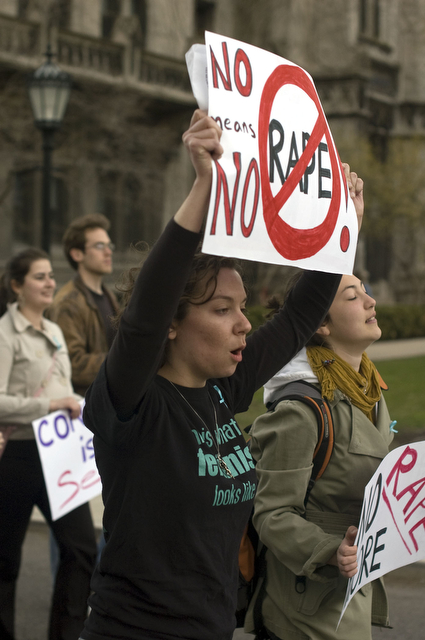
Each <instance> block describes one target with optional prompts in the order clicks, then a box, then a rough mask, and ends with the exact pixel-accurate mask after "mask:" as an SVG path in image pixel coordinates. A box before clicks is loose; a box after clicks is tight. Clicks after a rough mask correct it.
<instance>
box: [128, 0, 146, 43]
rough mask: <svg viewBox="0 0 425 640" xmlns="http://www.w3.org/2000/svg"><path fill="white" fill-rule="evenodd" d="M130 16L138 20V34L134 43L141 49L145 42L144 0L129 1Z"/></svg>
mask: <svg viewBox="0 0 425 640" xmlns="http://www.w3.org/2000/svg"><path fill="white" fill-rule="evenodd" d="M131 15H133V16H136V18H138V20H139V25H140V32H139V34H138V35H137V38H136V39H135V41H134V43H135V44H136V43H137V44H138V45H139V46H141V47H143V46H144V43H145V40H146V2H145V0H131Z"/></svg>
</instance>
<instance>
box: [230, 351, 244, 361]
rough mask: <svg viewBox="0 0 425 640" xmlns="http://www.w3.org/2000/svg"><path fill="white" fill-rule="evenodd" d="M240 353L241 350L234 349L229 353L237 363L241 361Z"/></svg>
mask: <svg viewBox="0 0 425 640" xmlns="http://www.w3.org/2000/svg"><path fill="white" fill-rule="evenodd" d="M242 351H243V349H234V350H233V351H231V352H230V353H231V354H232V356H233V358H234V359H235V360H236V361H237V362H240V361H241V360H242Z"/></svg>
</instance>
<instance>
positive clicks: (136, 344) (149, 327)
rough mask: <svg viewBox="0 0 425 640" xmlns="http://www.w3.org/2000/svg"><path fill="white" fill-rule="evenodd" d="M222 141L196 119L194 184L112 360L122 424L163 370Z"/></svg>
mask: <svg viewBox="0 0 425 640" xmlns="http://www.w3.org/2000/svg"><path fill="white" fill-rule="evenodd" d="M220 136H221V129H220V127H219V126H218V125H217V123H216V122H214V120H212V119H211V118H209V117H207V116H206V115H205V114H204V113H203V112H202V111H196V112H195V113H194V115H193V117H192V121H191V124H190V127H189V129H188V131H187V132H186V133H185V134H184V136H183V141H184V143H185V145H186V148H187V149H188V152H189V154H190V157H191V160H192V164H193V166H194V169H195V172H196V178H195V181H194V184H193V186H192V189H191V191H190V193H189V195H188V196H187V198H186V200H185V201H184V203H183V204H182V206H181V207H180V209H179V210H178V211H177V213H176V215H175V216H174V219H173V220H172V221H171V222H170V223H169V224H168V225H167V227H166V229H165V230H164V232H163V234H162V235H161V237H160V238H159V240H158V242H157V243H156V244H155V246H154V247H153V248H152V251H151V252H150V254H149V256H148V258H147V259H146V261H145V263H144V265H143V268H142V269H141V272H140V274H139V276H138V278H137V281H136V284H135V288H134V291H133V294H132V296H131V299H130V302H129V304H128V306H127V308H126V310H125V311H124V313H123V316H122V318H121V323H120V328H119V330H118V333H117V336H116V338H115V341H114V343H113V345H112V347H111V349H110V351H109V354H108V356H107V360H106V376H107V381H108V389H109V393H110V397H111V400H112V402H113V405H114V408H115V410H116V411H117V414H118V415H119V416H120V417H121V418H129V417H130V416H131V415H132V414H133V413H134V411H135V410H136V408H137V406H138V404H139V402H140V401H141V399H142V397H143V395H144V393H145V390H146V388H147V385H149V383H150V382H151V380H152V378H153V377H154V375H155V374H156V372H157V370H158V368H159V366H160V364H161V358H162V355H163V351H164V345H165V343H166V340H167V335H168V330H169V327H170V325H171V321H172V319H173V317H174V314H175V311H176V308H177V305H178V302H179V300H180V297H181V295H182V292H183V290H184V287H185V285H186V281H187V279H188V277H189V273H190V268H191V264H192V259H193V255H194V253H195V251H196V248H197V246H198V244H199V241H200V238H201V236H200V231H201V228H202V223H203V221H204V218H205V215H206V213H207V211H208V201H209V196H210V190H211V164H212V160H213V159H216V158H217V159H218V158H219V157H220V155H221V153H222V148H221V145H220Z"/></svg>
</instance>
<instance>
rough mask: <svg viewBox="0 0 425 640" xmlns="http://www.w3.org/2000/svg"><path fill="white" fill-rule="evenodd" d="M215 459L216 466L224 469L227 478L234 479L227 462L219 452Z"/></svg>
mask: <svg viewBox="0 0 425 640" xmlns="http://www.w3.org/2000/svg"><path fill="white" fill-rule="evenodd" d="M216 455H217V460H218V466H219V467H220V469H221V470H222V471H224V473H225V475H226V476H227V477H228V478H233V480H234V479H235V478H234V476H233V475H232V472H231V471H230V469H229V467H228V466H227V464H226V463H225V462H224V460H223V458H222V457H221V454H220V453H217V454H216Z"/></svg>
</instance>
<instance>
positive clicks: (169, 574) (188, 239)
mask: <svg viewBox="0 0 425 640" xmlns="http://www.w3.org/2000/svg"><path fill="white" fill-rule="evenodd" d="M220 136H221V130H220V128H219V127H218V125H217V123H216V122H215V121H214V120H212V119H211V118H209V117H207V116H206V115H205V114H204V113H203V112H201V111H196V112H195V114H194V116H193V118H192V122H191V126H190V128H189V130H188V131H187V132H186V133H185V134H184V136H183V140H184V142H185V144H186V147H187V149H188V151H189V154H190V157H191V160H192V163H193V165H194V168H195V171H196V179H195V182H194V185H193V187H192V190H191V192H190V194H189V196H188V197H187V199H186V200H185V202H184V203H183V205H182V206H181V208H180V209H179V210H178V212H177V213H176V215H175V217H174V219H173V220H171V221H170V223H169V224H168V226H167V227H166V229H165V231H164V232H163V234H162V236H161V237H160V239H159V240H158V242H157V243H156V245H155V246H154V247H153V249H152V251H151V252H150V254H149V256H148V257H147V259H146V261H145V262H144V264H143V267H142V269H141V271H140V274H139V275H138V277H137V280H136V281H135V283H134V287H133V288H131V296H130V298H129V301H128V304H127V306H126V308H125V310H124V312H123V315H122V317H121V321H120V326H119V329H118V333H117V336H116V338H115V341H114V343H113V345H112V347H111V350H110V352H109V354H108V356H107V358H106V361H105V363H104V365H102V368H101V370H100V372H99V374H98V376H97V378H96V380H95V381H94V383H93V384H92V386H91V387H90V389H89V391H88V393H87V396H86V406H85V411H84V421H85V424H86V426H87V427H88V428H89V429H91V430H92V431H93V432H94V434H95V438H94V446H95V452H96V461H97V464H98V468H99V472H100V475H101V478H102V486H103V500H104V504H105V512H104V521H103V524H104V531H105V539H106V546H105V548H104V550H103V552H102V555H101V558H100V562H99V565H98V567H97V569H96V571H95V573H94V576H93V580H92V589H93V592H94V593H93V594H92V596H91V597H90V599H89V604H90V607H91V613H90V616H89V618H88V620H87V621H86V625H85V629H84V631H83V633H82V638H84V639H85V640H101V639H102V640H103V639H105V638H109V639H114V640H118V639H119V640H136V639H137V640H144V639H145V640H147V639H149V640H152V639H155V638H156V639H162V640H164V639H165V640H166V639H167V638H168V639H171V638H186V639H187V640H189V639H193V640H217V639H218V638H221V639H222V640H227V639H230V638H231V637H232V633H233V630H234V627H235V610H236V591H237V581H238V565H237V556H238V548H239V544H240V541H241V538H242V532H243V529H244V527H245V524H246V522H247V520H248V517H249V514H250V511H251V508H252V499H253V496H254V493H255V488H256V478H255V471H254V465H253V462H252V459H251V455H250V452H249V449H248V447H247V446H246V443H245V440H244V438H243V437H242V434H241V432H240V430H239V428H238V426H237V423H236V421H235V419H234V414H235V413H237V412H240V411H244V410H246V409H247V408H248V406H249V404H250V402H251V399H252V396H253V394H254V392H255V390H256V389H258V388H259V387H261V385H262V384H264V382H265V381H266V380H267V379H268V378H269V377H270V375H271V374H272V372H276V371H277V370H278V369H279V368H280V367H281V366H282V365H283V364H284V363H285V362H287V361H288V360H289V359H290V358H291V357H292V356H293V355H294V354H295V353H296V352H297V351H298V350H299V348H300V346H301V345H302V344H304V343H305V341H306V340H307V339H308V337H309V336H310V335H311V334H312V333H313V332H314V331H315V330H316V329H317V327H318V326H319V324H320V322H321V321H322V319H323V317H324V315H325V313H326V311H327V309H328V307H329V304H330V302H331V300H332V298H333V296H334V294H335V292H336V289H337V287H338V283H339V281H340V276H336V275H330V274H324V273H317V272H309V273H306V274H305V275H304V276H303V277H302V279H301V280H300V282H299V283H298V286H297V287H296V288H295V289H294V291H293V292H292V294H291V296H290V299H289V301H288V305H287V306H286V308H285V310H283V311H282V313H281V314H278V315H277V316H276V317H275V318H274V319H273V320H272V321H271V322H270V323H267V324H266V325H264V326H263V327H262V328H261V329H259V330H258V331H256V332H255V333H254V334H253V335H252V336H250V337H248V338H246V335H247V333H248V332H249V331H250V328H251V325H250V323H249V321H248V320H247V318H246V316H245V302H246V291H245V287H244V285H243V281H242V278H241V275H240V269H239V267H238V266H237V264H236V262H235V261H234V260H233V259H230V258H219V257H214V256H207V255H204V254H201V253H196V250H197V247H198V244H199V241H200V239H201V228H202V224H203V221H204V217H205V214H206V212H207V209H208V201H209V195H210V190H211V169H212V168H211V164H212V160H214V159H218V158H219V157H220V155H221V153H222V148H221V145H220ZM351 193H352V195H353V198H354V199H355V201H356V202H357V204H358V208H359V215H360V217H361V213H362V206H361V205H362V196H361V185H360V182H359V183H358V184H357V189H356V187H355V186H353V185H351Z"/></svg>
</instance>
